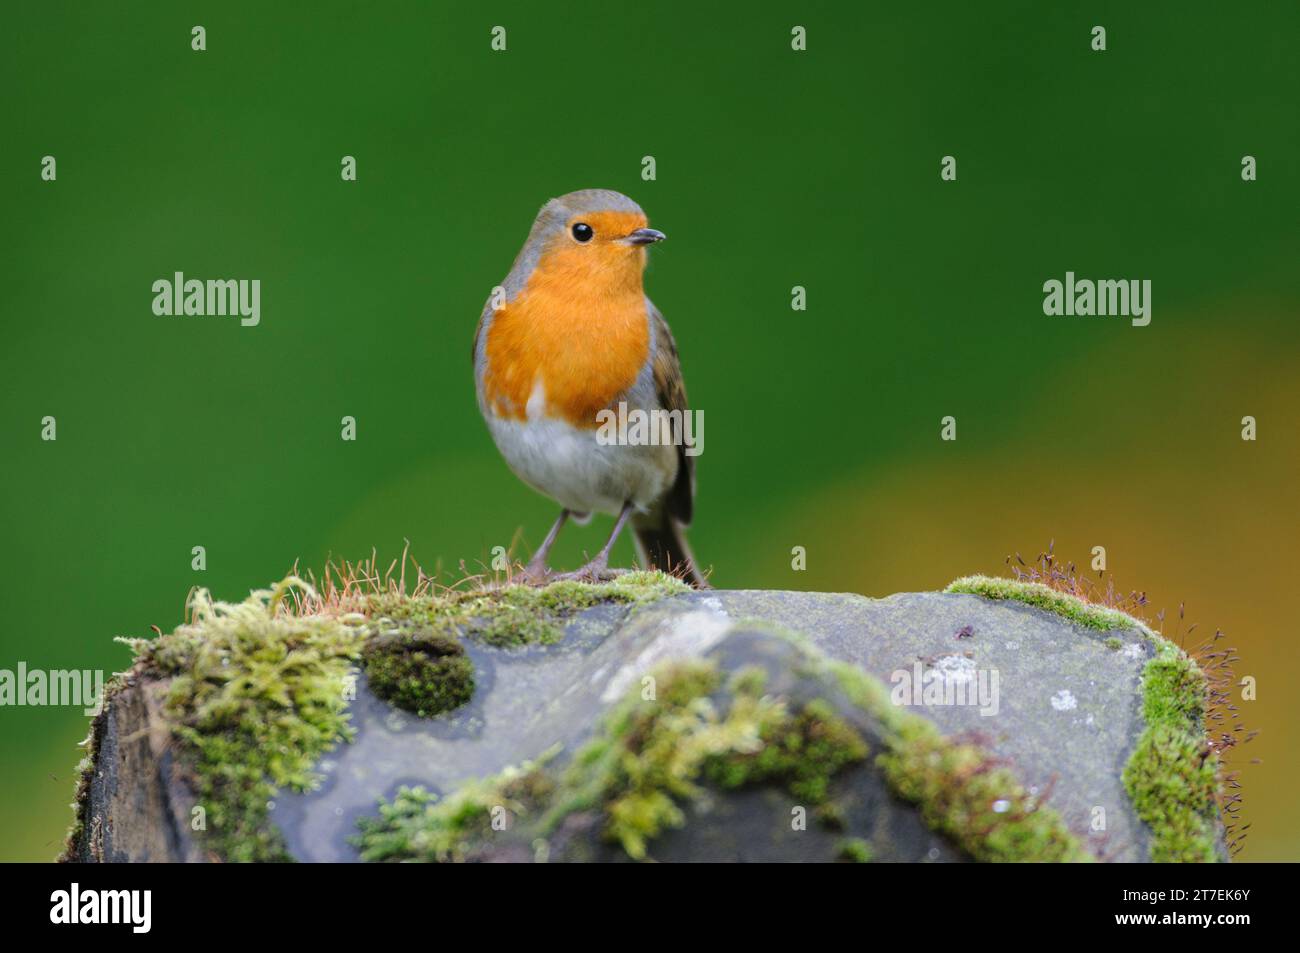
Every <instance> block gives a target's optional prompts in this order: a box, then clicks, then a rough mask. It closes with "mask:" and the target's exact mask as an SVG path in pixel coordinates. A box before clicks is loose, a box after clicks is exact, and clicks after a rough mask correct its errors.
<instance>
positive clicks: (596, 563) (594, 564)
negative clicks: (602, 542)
mask: <svg viewBox="0 0 1300 953" xmlns="http://www.w3.org/2000/svg"><path fill="white" fill-rule="evenodd" d="M631 571H632V570H630V569H612V568H610V566H609V560H608V557H601V556H597V557H596V558H595V559H593V560H592V561H591V562H589V563H587V565H585V566H583V567H582V568H581V569H575V570H573V572H566V573H561V574H559V575H558V576H556V577H555V578H556V579H567V580H571V581H574V582H611V581H612V580H614V579H617V578H618V577H619V576H622V575H623V574H624V573H629V572H631Z"/></svg>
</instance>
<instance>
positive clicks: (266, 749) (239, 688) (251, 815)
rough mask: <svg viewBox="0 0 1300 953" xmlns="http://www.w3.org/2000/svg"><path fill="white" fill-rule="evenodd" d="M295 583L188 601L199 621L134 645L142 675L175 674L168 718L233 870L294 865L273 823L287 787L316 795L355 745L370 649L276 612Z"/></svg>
mask: <svg viewBox="0 0 1300 953" xmlns="http://www.w3.org/2000/svg"><path fill="white" fill-rule="evenodd" d="M294 585H304V584H302V583H300V582H299V581H298V580H294V579H288V580H285V581H284V582H282V583H280V584H279V585H278V586H276V587H275V589H273V590H271V591H262V592H255V593H253V594H252V595H251V596H250V597H249V598H248V600H247V601H245V602H242V603H238V604H228V603H222V602H213V601H212V599H211V598H210V597H209V595H208V593H207V591H206V590H199V591H197V592H196V593H195V594H194V596H193V598H192V599H191V601H190V612H191V619H192V621H191V622H189V623H187V624H185V625H182V626H180V627H179V628H177V629H176V631H175V632H173V633H172V634H170V635H165V636H161V637H159V638H157V639H154V640H152V641H148V640H137V641H135V642H132V643H131V644H132V645H133V647H134V648H135V649H136V651H137V653H138V661H137V671H138V672H140V673H142V674H149V675H154V676H158V677H170V678H171V679H172V682H171V687H170V689H169V691H168V693H167V695H166V699H165V711H166V713H167V714H168V716H169V717H170V718H171V719H173V721H172V733H173V736H174V740H175V742H176V745H177V748H178V752H179V754H180V756H181V764H182V765H183V766H184V768H185V770H186V773H187V775H188V778H187V780H188V781H189V784H190V787H191V789H192V790H193V792H194V795H195V798H196V802H197V804H198V805H199V806H201V807H203V808H204V810H205V813H206V830H205V831H203V832H201V834H200V835H199V836H201V837H202V839H203V842H204V844H205V846H206V847H207V849H208V850H210V851H211V852H212V853H213V854H215V855H216V856H217V857H218V858H220V859H222V860H227V861H268V860H287V859H289V858H288V855H287V853H286V851H285V848H284V844H283V841H282V838H281V837H280V834H279V832H278V831H277V830H276V829H275V828H274V827H273V826H272V825H271V824H270V823H269V803H270V802H271V800H272V799H273V798H274V797H275V796H276V793H277V791H278V790H279V789H280V788H291V789H293V790H305V789H309V788H311V787H313V786H314V784H315V783H317V781H318V778H317V777H316V775H314V774H313V772H312V766H313V765H315V764H316V762H317V761H318V760H319V759H320V757H321V756H322V755H323V754H325V752H327V751H328V750H329V749H330V748H332V747H333V746H334V745H335V744H337V743H338V742H339V741H341V740H343V739H345V738H347V737H349V727H348V724H347V721H348V716H347V714H346V708H347V701H346V696H347V692H348V688H349V677H350V671H351V669H352V667H353V661H354V660H355V659H356V658H357V656H358V655H359V654H360V650H361V640H360V639H359V638H358V636H357V634H356V633H355V632H354V631H352V630H351V629H350V628H349V627H348V626H347V625H344V624H342V623H341V622H339V621H337V620H334V619H331V618H326V617H320V616H317V617H311V618H300V617H296V616H292V615H289V614H287V613H284V612H277V611H276V610H277V607H278V605H279V602H280V600H281V599H282V598H283V596H284V595H285V593H286V592H287V591H288V589H289V588H290V587H292V586H294Z"/></svg>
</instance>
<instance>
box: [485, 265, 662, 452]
mask: <svg viewBox="0 0 1300 953" xmlns="http://www.w3.org/2000/svg"><path fill="white" fill-rule="evenodd" d="M590 251H592V250H591V249H581V248H573V249H563V248H562V249H560V250H558V251H552V252H548V253H547V254H546V255H544V256H543V257H542V260H541V261H539V262H538V265H537V267H536V268H535V269H534V271H533V274H532V276H531V277H530V278H529V279H528V282H527V284H526V285H525V286H524V288H523V290H522V291H521V292H520V293H519V294H518V295H517V296H516V297H515V300H513V301H511V302H510V303H509V304H507V305H506V306H505V307H503V308H501V309H500V310H498V311H497V312H496V314H495V316H494V317H493V319H492V325H491V327H490V328H489V329H488V337H487V369H486V372H485V377H484V389H485V395H486V398H487V403H488V406H489V407H491V408H492V409H494V410H495V412H496V413H497V414H498V415H499V416H502V417H511V418H514V419H517V420H523V419H525V418H526V417H527V416H528V414H527V406H528V400H529V398H530V397H531V396H532V394H533V392H534V387H535V386H536V385H537V383H538V382H540V383H541V385H542V387H543V388H544V392H545V395H546V403H545V410H544V412H545V414H546V415H548V416H551V417H558V418H562V419H564V420H567V421H568V422H569V423H571V424H572V425H573V426H575V427H582V428H586V429H592V430H594V429H595V428H596V427H597V426H599V423H598V421H597V420H596V414H597V412H598V411H600V410H603V409H605V408H607V407H609V406H610V404H611V403H612V402H613V401H614V399H615V398H616V397H617V396H618V395H619V394H620V393H622V392H623V391H626V390H627V389H628V388H629V387H631V386H632V384H633V383H634V382H635V381H636V378H637V375H638V374H639V373H640V371H641V368H642V367H643V366H644V365H645V362H646V358H647V356H648V355H649V350H650V328H649V321H648V318H647V314H646V306H645V293H644V291H643V290H642V285H641V268H642V263H643V260H644V259H643V257H642V255H641V253H640V252H639V251H638V252H635V253H632V254H629V253H628V252H627V251H626V250H623V251H622V253H621V254H619V256H618V258H613V257H611V258H609V259H608V260H605V261H599V260H596V259H593V257H592V256H591V255H590V254H589V252H590ZM633 256H635V257H633Z"/></svg>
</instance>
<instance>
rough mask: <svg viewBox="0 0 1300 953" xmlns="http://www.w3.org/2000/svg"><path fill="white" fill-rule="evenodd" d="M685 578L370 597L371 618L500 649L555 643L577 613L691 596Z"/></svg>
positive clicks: (635, 576)
mask: <svg viewBox="0 0 1300 953" xmlns="http://www.w3.org/2000/svg"><path fill="white" fill-rule="evenodd" d="M689 591H690V587H689V586H687V585H686V584H685V583H684V582H682V581H681V580H680V579H676V578H674V577H672V576H669V575H667V574H666V573H661V572H630V573H625V574H624V575H622V576H619V577H617V578H616V579H614V580H613V581H611V582H602V583H585V582H577V581H574V580H560V581H557V582H553V583H551V584H550V585H548V586H542V587H537V586H526V585H514V586H505V587H503V588H500V589H493V590H488V591H470V592H449V593H443V594H439V595H428V596H419V597H406V596H397V595H392V594H383V595H376V596H372V597H370V599H369V600H368V604H367V609H366V614H367V615H368V616H370V617H373V618H377V619H381V620H382V619H389V620H393V621H396V622H411V623H414V624H416V625H418V626H420V627H425V628H430V629H433V630H435V631H442V632H462V633H464V635H465V636H466V637H467V638H473V639H477V640H479V641H481V642H483V643H485V644H487V645H492V646H495V647H497V648H519V647H522V646H525V645H549V644H552V643H554V642H558V641H559V640H560V638H561V637H562V636H563V634H564V623H565V622H566V621H567V620H568V619H569V618H570V617H571V616H572V615H574V614H575V613H577V612H581V611H582V610H583V609H588V608H590V607H592V606H595V605H599V604H601V603H607V602H612V603H622V604H627V605H640V604H644V603H648V602H653V601H655V600H657V599H661V598H663V597H665V596H669V595H675V594H677V593H682V592H689Z"/></svg>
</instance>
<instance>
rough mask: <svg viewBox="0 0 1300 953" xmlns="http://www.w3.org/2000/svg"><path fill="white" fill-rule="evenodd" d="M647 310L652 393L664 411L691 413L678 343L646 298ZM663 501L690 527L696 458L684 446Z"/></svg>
mask: <svg viewBox="0 0 1300 953" xmlns="http://www.w3.org/2000/svg"><path fill="white" fill-rule="evenodd" d="M646 307H647V308H648V309H649V311H650V320H651V321H652V322H654V329H655V335H654V338H655V353H654V359H653V362H652V365H651V370H652V371H653V373H654V381H655V394H656V395H657V396H658V398H659V405H660V406H661V407H663V409H664V410H680V411H681V412H682V416H683V417H685V415H686V414H688V413H690V411H689V410H688V409H687V406H686V382H685V381H684V380H682V362H681V359H680V358H679V357H678V356H677V342H675V341H674V340H673V332H672V331H670V330H669V329H668V322H667V321H665V320H664V316H663V315H662V314H660V313H659V309H658V308H656V307H655V306H654V303H653V302H652V301H650V299H649V298H647V299H646ZM665 502H666V503H667V506H668V512H669V513H671V514H672V515H673V517H674V518H676V520H677V521H678V522H679V523H681V524H682V525H683V526H688V525H690V522H691V515H692V512H693V510H694V503H695V457H693V456H688V455H687V453H686V446H685V444H684V443H683V444H680V445H679V446H678V447H677V480H676V482H675V483H673V486H672V489H671V490H669V491H668V495H667V497H665Z"/></svg>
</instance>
